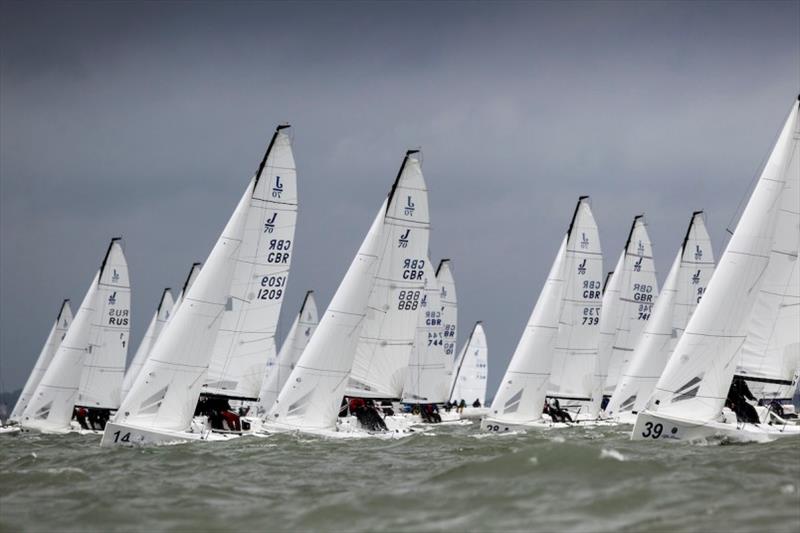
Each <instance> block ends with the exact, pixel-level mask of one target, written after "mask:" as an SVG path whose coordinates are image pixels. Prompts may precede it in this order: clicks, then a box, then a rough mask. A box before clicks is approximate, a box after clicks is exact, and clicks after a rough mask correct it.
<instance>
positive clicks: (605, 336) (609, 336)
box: [589, 248, 625, 418]
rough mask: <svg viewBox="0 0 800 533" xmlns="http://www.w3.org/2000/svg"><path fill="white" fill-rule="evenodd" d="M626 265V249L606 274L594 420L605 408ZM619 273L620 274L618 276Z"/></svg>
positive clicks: (591, 407) (594, 383)
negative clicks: (606, 387)
mask: <svg viewBox="0 0 800 533" xmlns="http://www.w3.org/2000/svg"><path fill="white" fill-rule="evenodd" d="M624 263H625V249H624V248H623V250H622V252H621V253H620V254H619V259H617V262H616V265H615V266H614V270H612V271H611V272H609V273H608V274H606V280H605V282H604V283H603V300H602V304H601V307H600V336H599V339H598V343H597V359H596V360H595V365H594V378H593V380H592V402H591V404H590V405H589V414H590V416H591V417H593V418H598V417H599V416H600V411H601V410H602V407H603V400H604V399H605V398H606V397H605V396H604V394H603V392H604V390H605V384H606V378H607V377H608V364H609V362H610V361H611V352H612V350H613V349H614V340H615V339H616V337H617V324H618V323H619V319H620V316H621V311H622V301H621V300H620V297H619V294H620V284H621V280H622V265H623V264H624ZM618 273H619V274H618Z"/></svg>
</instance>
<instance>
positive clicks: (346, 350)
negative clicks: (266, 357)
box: [264, 150, 429, 434]
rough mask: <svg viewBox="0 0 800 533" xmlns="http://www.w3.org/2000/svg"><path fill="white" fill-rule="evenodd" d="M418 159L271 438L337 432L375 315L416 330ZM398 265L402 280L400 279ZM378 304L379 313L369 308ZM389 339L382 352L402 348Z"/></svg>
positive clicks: (420, 212) (358, 260)
mask: <svg viewBox="0 0 800 533" xmlns="http://www.w3.org/2000/svg"><path fill="white" fill-rule="evenodd" d="M416 153H417V152H416V151H413V150H412V151H409V152H407V153H406V157H405V158H404V160H403V164H402V166H401V167H400V172H399V173H398V175H397V178H396V180H395V183H394V185H393V186H392V189H391V191H390V193H389V196H388V198H387V199H386V200H385V202H384V204H383V206H381V208H380V210H379V211H378V214H377V216H376V217H375V220H374V221H373V222H372V226H371V227H370V229H369V232H368V233H367V236H366V237H365V239H364V242H362V244H361V247H360V248H359V250H358V253H357V254H356V257H355V258H354V259H353V262H352V264H351V265H350V268H349V269H348V270H347V273H346V274H345V276H344V278H343V279H342V282H341V283H340V285H339V288H338V289H337V290H336V294H335V295H334V296H333V299H332V300H331V303H330V305H329V306H328V309H327V310H326V311H325V314H324V316H323V317H322V319H321V320H320V323H319V326H318V327H317V330H316V331H315V332H314V335H313V336H312V337H311V340H310V341H309V343H308V346H306V349H305V350H304V351H303V353H302V355H301V356H300V360H299V361H298V362H297V365H295V367H294V369H293V370H292V373H291V375H290V376H289V379H288V381H287V382H286V385H285V386H284V387H283V389H282V390H281V392H280V394H279V395H278V399H277V401H276V402H275V404H274V405H273V406H272V408H271V410H270V412H269V414H268V415H267V417H266V422H265V425H264V427H265V429H267V430H268V431H295V430H296V431H302V432H309V433H323V434H329V433H330V432H333V431H336V428H337V418H338V413H339V407H340V405H341V403H342V398H343V396H344V395H345V387H346V386H347V380H348V378H349V377H350V372H351V369H352V368H353V362H354V359H355V357H356V350H357V347H358V345H359V344H360V342H361V341H362V339H363V329H364V328H365V324H366V323H368V322H370V321H372V322H377V316H380V315H382V316H384V317H385V316H387V315H388V314H389V313H388V311H389V309H391V310H398V311H402V313H401V314H402V316H397V314H396V313H394V312H392V313H391V316H390V318H392V319H397V321H398V323H399V324H402V325H403V326H405V325H406V324H408V323H410V324H412V325H413V326H414V328H413V329H414V330H415V329H416V316H417V311H418V309H419V299H420V297H421V296H422V295H421V292H422V290H421V285H420V284H421V283H422V282H423V276H422V274H423V269H424V267H425V254H426V252H427V248H428V231H429V223H428V197H427V190H426V187H425V180H424V178H423V176H422V170H421V168H420V163H419V161H418V159H417V158H416V157H415V154H416ZM397 265H400V267H401V269H400V275H399V276H398V275H396V274H395V272H394V271H395V267H396V266H397ZM376 278H379V279H376ZM376 293H383V294H384V297H383V298H378V297H377V296H378V295H377V294H376ZM387 293H388V294H387ZM378 300H382V301H380V302H379V301H378ZM372 304H377V305H378V307H377V308H375V307H374V306H373V307H371V308H369V309H368V307H370V306H371V305H372ZM387 307H388V308H389V309H387ZM404 329H405V328H404ZM401 333H403V334H404V331H403V332H401ZM386 339H387V340H386V341H378V342H379V343H380V344H383V347H384V348H385V346H387V345H389V343H390V342H397V337H394V338H391V337H386ZM401 341H402V342H403V343H405V342H406V340H405V339H404V338H403V339H401ZM412 342H413V341H412ZM401 346H405V344H402V345H401ZM405 364H406V365H407V364H408V359H407V357H406V360H405ZM403 377H405V376H403ZM398 397H399V394H398Z"/></svg>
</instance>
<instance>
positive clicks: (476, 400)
mask: <svg viewBox="0 0 800 533" xmlns="http://www.w3.org/2000/svg"><path fill="white" fill-rule="evenodd" d="M480 406H481V399H480V398H475V401H474V402H472V407H480Z"/></svg>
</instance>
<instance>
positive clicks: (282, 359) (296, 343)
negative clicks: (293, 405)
mask: <svg viewBox="0 0 800 533" xmlns="http://www.w3.org/2000/svg"><path fill="white" fill-rule="evenodd" d="M318 324H319V317H318V315H317V303H316V301H315V300H314V291H308V292H307V293H306V297H305V298H304V299H303V305H302V306H300V312H299V313H297V316H296V317H295V319H294V322H293V323H292V328H291V329H290V330H289V335H288V336H287V337H286V341H284V343H283V346H281V351H280V352H279V353H278V357H277V359H276V361H275V364H274V365H273V366H272V367H271V368H269V369H268V370H267V374H266V377H265V379H264V386H263V387H262V388H261V392H260V393H259V395H258V398H259V400H258V407H257V410H258V412H259V414H263V413H266V412H268V411H269V409H270V408H271V407H272V404H273V403H275V400H276V399H277V398H278V394H279V393H280V392H281V389H282V388H283V386H284V385H285V384H286V380H287V379H289V374H291V373H292V370H293V369H294V367H295V365H296V364H297V361H299V360H300V355H302V353H303V350H305V348H306V346H307V345H308V341H310V340H311V336H312V335H313V334H314V330H316V329H317V325H318Z"/></svg>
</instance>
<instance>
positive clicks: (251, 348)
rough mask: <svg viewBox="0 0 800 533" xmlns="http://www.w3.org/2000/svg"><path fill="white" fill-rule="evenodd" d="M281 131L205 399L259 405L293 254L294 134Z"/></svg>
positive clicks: (262, 180)
mask: <svg viewBox="0 0 800 533" xmlns="http://www.w3.org/2000/svg"><path fill="white" fill-rule="evenodd" d="M283 129H284V127H279V128H278V129H277V130H276V131H275V134H274V136H273V137H272V140H271V141H270V144H269V146H268V147H267V151H266V153H265V154H264V158H263V159H262V161H261V164H260V166H259V169H258V172H257V175H258V176H259V180H258V184H257V185H256V189H255V191H254V193H253V195H252V196H251V197H250V199H249V205H248V206H247V214H246V220H245V227H244V236H243V238H242V243H241V245H240V246H239V254H238V256H237V258H236V269H235V271H234V274H233V280H232V282H231V287H230V294H229V295H230V300H229V305H227V306H226V308H225V311H224V313H223V314H222V319H221V320H222V322H221V324H220V327H219V331H218V333H217V336H216V341H215V344H214V349H213V351H212V356H211V361H210V363H209V367H208V374H207V376H205V379H204V383H203V388H202V396H203V397H206V398H217V399H223V400H225V399H228V400H240V401H248V402H254V401H256V400H258V394H259V392H260V391H261V387H262V385H263V380H264V375H265V371H266V368H267V360H268V359H271V358H274V357H275V354H276V348H275V333H276V331H277V327H278V318H279V317H280V312H281V305H282V304H283V296H284V294H285V292H286V286H287V282H288V278H289V267H290V266H291V262H292V255H293V252H294V230H295V225H296V222H297V172H296V167H295V161H294V155H293V154H292V147H291V142H290V139H289V136H288V135H286V134H285V133H284V132H283V131H282V130H283Z"/></svg>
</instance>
